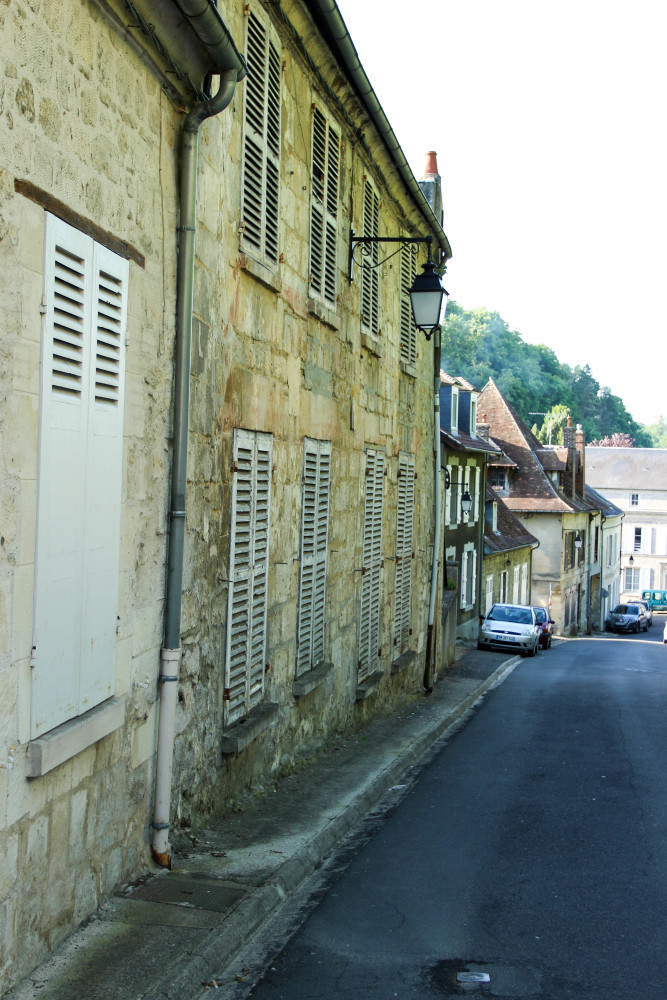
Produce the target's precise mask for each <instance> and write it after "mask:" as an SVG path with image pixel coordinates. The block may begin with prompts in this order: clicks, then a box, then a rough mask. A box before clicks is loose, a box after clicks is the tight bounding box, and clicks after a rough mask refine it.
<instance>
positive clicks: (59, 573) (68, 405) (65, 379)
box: [31, 214, 129, 738]
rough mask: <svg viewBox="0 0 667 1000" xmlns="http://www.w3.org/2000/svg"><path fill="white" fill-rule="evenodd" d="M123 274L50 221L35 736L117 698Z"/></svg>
mask: <svg viewBox="0 0 667 1000" xmlns="http://www.w3.org/2000/svg"><path fill="white" fill-rule="evenodd" d="M128 270H129V268H128V262H127V261H126V260H124V259H122V258H121V257H118V256H117V255H116V254H114V253H112V252H111V251H109V250H106V249H105V248H103V247H101V246H99V245H97V244H95V243H94V241H93V240H92V239H91V238H90V237H88V236H85V235H84V234H83V233H81V232H79V231H78V230H76V229H73V228H72V227H71V226H68V225H66V224H65V223H64V222H61V221H60V220H59V219H56V218H55V217H53V216H51V215H48V214H47V215H46V227H45V268H44V292H45V301H46V312H45V314H44V321H43V337H42V361H41V377H40V446H39V470H38V500H37V544H36V557H35V617H34V640H33V642H34V646H35V651H34V652H35V656H34V663H35V666H34V668H33V670H32V677H31V681H32V692H31V733H32V737H33V738H34V737H36V736H39V735H40V734H41V733H44V732H48V731H49V730H50V729H53V728H54V727H55V726H57V725H60V724H61V723H62V722H65V721H66V720H68V719H71V718H74V717H75V716H77V715H80V714H81V713H82V712H85V711H87V710H88V709H90V708H92V707H93V706H95V705H97V704H99V703H100V702H102V701H104V700H105V699H106V698H108V697H110V696H111V695H112V694H113V691H114V682H115V666H116V624H117V613H118V564H119V546H120V499H121V478H122V446H123V402H124V367H125V364H124V361H125V328H126V321H127V284H128Z"/></svg>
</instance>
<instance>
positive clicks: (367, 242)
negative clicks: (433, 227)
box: [347, 229, 433, 284]
mask: <svg viewBox="0 0 667 1000" xmlns="http://www.w3.org/2000/svg"><path fill="white" fill-rule="evenodd" d="M432 242H433V237H432V236H355V235H354V230H352V229H351V230H350V240H349V256H348V268H347V280H348V282H349V283H350V284H352V268H353V266H354V264H357V265H358V266H359V267H366V268H369V269H370V270H375V268H376V267H381V266H382V265H383V264H386V263H387V261H388V260H391V258H392V257H395V256H396V254H397V253H400V252H401V250H402V249H403V247H406V246H410V245H411V244H417V243H427V244H428V259H429V260H430V259H431V243H432ZM378 243H400V246H399V248H398V249H397V250H394V251H393V253H390V254H387V256H386V257H383V259H382V260H379V261H377V263H372V262H371V261H368V260H358V259H357V258H356V257H355V255H354V254H355V250H356V249H357V247H361V254H362V257H369V256H370V253H371V247H372V246H375V245H377V244H378ZM412 253H414V254H416V253H417V247H416V246H412Z"/></svg>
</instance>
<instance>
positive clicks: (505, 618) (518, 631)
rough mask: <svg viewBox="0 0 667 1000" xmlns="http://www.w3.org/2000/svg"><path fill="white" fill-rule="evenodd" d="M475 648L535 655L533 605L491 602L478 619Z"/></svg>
mask: <svg viewBox="0 0 667 1000" xmlns="http://www.w3.org/2000/svg"><path fill="white" fill-rule="evenodd" d="M480 622H481V624H480V626H479V634H478V637H477V648H478V649H514V650H516V652H517V653H521V655H522V656H535V654H536V653H537V650H538V649H539V643H540V627H539V625H538V624H537V621H536V618H535V611H534V609H533V608H530V607H528V606H527V605H524V604H494V605H493V607H492V608H491V610H490V611H489V613H488V615H487V616H486V618H481V619H480Z"/></svg>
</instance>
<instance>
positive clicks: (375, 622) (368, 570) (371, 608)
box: [359, 449, 384, 681]
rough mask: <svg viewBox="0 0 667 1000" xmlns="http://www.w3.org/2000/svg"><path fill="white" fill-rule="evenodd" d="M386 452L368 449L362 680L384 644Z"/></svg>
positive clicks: (363, 579) (360, 651) (360, 645)
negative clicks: (383, 551)
mask: <svg viewBox="0 0 667 1000" xmlns="http://www.w3.org/2000/svg"><path fill="white" fill-rule="evenodd" d="M383 499H384V452H382V451H376V450H374V449H369V450H368V451H367V452H366V496H365V501H364V540H363V555H362V574H361V610H360V628H359V681H362V680H364V679H365V678H366V677H367V676H368V675H369V674H370V673H371V672H372V670H373V668H374V666H375V663H376V662H377V658H378V648H379V645H380V584H381V576H382V507H383Z"/></svg>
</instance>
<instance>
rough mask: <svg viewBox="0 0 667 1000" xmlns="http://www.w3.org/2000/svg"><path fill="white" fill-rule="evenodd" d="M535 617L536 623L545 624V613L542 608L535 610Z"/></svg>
mask: <svg viewBox="0 0 667 1000" xmlns="http://www.w3.org/2000/svg"><path fill="white" fill-rule="evenodd" d="M535 617H536V618H537V620H538V622H545V621H546V620H547V613H546V611H545V610H544V608H535Z"/></svg>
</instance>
